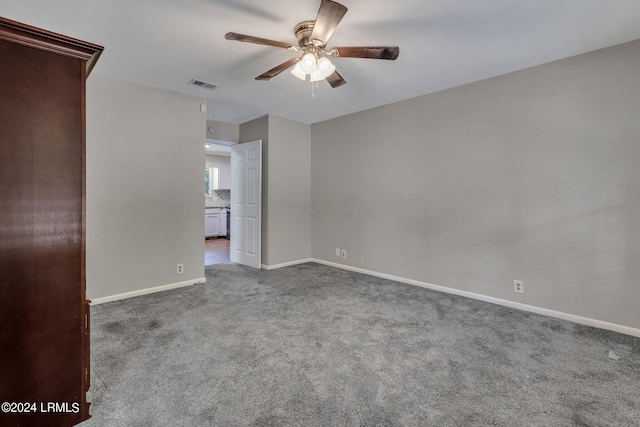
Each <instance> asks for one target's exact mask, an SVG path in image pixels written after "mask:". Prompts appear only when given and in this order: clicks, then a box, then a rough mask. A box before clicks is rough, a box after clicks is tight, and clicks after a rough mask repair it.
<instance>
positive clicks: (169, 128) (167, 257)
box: [87, 73, 206, 298]
mask: <svg viewBox="0 0 640 427" xmlns="http://www.w3.org/2000/svg"><path fill="white" fill-rule="evenodd" d="M201 103H204V99H201V98H195V97H191V96H187V95H182V94H178V93H174V92H169V91H166V90H162V89H156V88H151V87H148V86H143V85H140V84H135V83H129V82H124V81H119V80H115V79H111V78H107V77H103V76H100V75H97V74H95V73H94V74H92V75H91V78H89V79H88V81H87V294H88V297H89V298H99V297H104V296H111V295H115V294H120V293H125V292H131V291H136V290H140V289H145V288H150V287H156V286H161V285H167V284H172V283H177V282H182V281H187V280H192V279H198V278H201V277H204V238H203V234H204V216H203V210H204V206H203V201H204V200H203V178H202V176H203V173H202V171H203V170H204V166H205V148H204V140H205V122H206V117H205V115H204V114H203V113H201V112H200V104H201ZM177 263H184V266H185V273H184V274H182V275H176V264H177Z"/></svg>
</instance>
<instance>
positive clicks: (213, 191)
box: [204, 139, 233, 266]
mask: <svg viewBox="0 0 640 427" xmlns="http://www.w3.org/2000/svg"><path fill="white" fill-rule="evenodd" d="M232 144H233V143H231V142H226V141H218V140H210V139H207V141H206V145H205V147H206V160H205V233H204V239H205V242H204V265H205V266H209V265H215V264H228V263H230V256H229V249H230V246H231V242H230V240H229V238H230V237H231V236H229V235H228V233H227V214H228V210H227V208H228V206H229V205H230V203H231V191H232V189H231V150H230V146H231V145H232Z"/></svg>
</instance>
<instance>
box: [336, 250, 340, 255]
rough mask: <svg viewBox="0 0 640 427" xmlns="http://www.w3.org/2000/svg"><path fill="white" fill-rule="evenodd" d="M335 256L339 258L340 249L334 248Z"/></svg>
mask: <svg viewBox="0 0 640 427" xmlns="http://www.w3.org/2000/svg"><path fill="white" fill-rule="evenodd" d="M336 256H338V257H339V256H340V248H336Z"/></svg>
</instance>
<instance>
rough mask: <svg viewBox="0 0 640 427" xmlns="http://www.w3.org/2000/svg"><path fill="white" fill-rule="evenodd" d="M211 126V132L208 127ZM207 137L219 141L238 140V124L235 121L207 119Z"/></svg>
mask: <svg viewBox="0 0 640 427" xmlns="http://www.w3.org/2000/svg"><path fill="white" fill-rule="evenodd" d="M212 126H213V132H210V131H209V128H211V127H212ZM206 136H207V138H209V139H217V140H219V141H229V142H239V141H240V125H239V124H237V123H227V122H219V121H217V120H207V135H206Z"/></svg>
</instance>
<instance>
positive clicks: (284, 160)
mask: <svg viewBox="0 0 640 427" xmlns="http://www.w3.org/2000/svg"><path fill="white" fill-rule="evenodd" d="M256 139H262V156H263V158H262V165H263V166H262V167H263V169H262V208H263V214H262V264H264V265H266V266H274V265H278V264H283V263H288V262H295V261H299V260H303V259H307V258H309V257H310V256H311V212H310V209H311V173H310V170H311V157H310V156H311V147H310V146H311V137H310V127H309V125H307V124H304V123H299V122H295V121H292V120H288V119H284V118H281V117H277V116H273V115H268V116H263V117H260V118H258V119H255V120H251V121H249V122H247V123H243V124H241V125H240V141H241V142H249V141H254V140H256Z"/></svg>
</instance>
